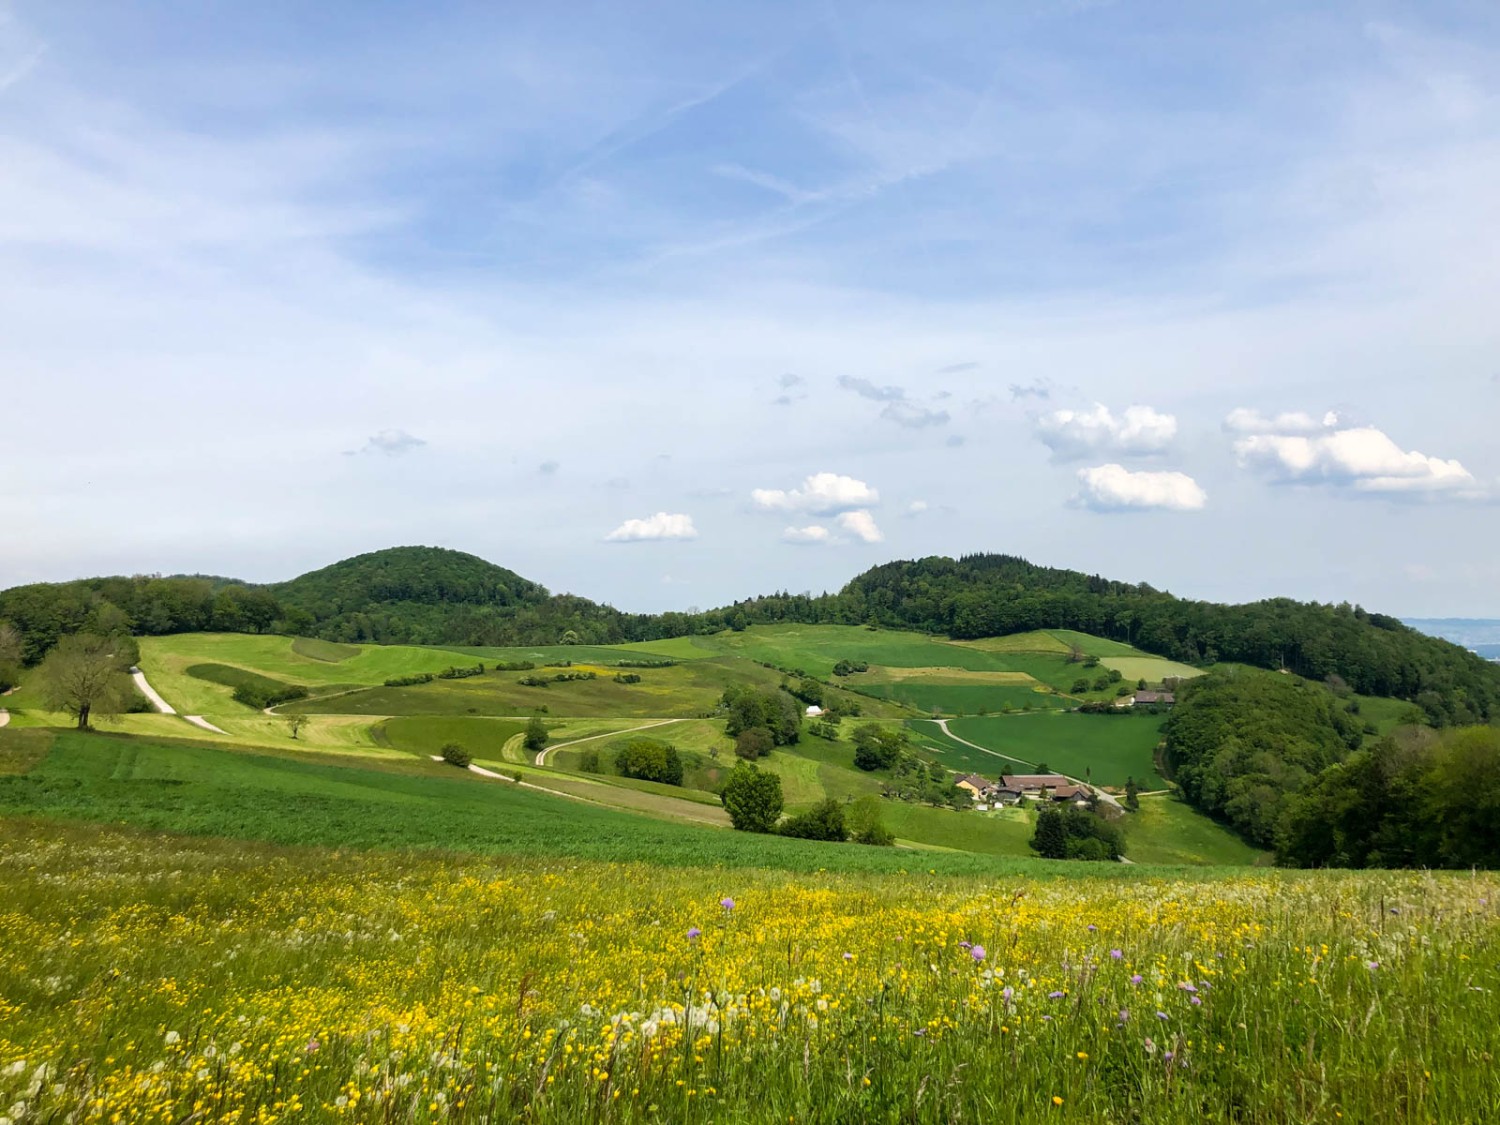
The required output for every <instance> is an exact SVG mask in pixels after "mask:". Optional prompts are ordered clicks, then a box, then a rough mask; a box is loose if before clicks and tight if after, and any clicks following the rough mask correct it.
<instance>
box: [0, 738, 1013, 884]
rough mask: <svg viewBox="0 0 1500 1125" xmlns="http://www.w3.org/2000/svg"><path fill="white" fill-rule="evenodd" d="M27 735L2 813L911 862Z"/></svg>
mask: <svg viewBox="0 0 1500 1125" xmlns="http://www.w3.org/2000/svg"><path fill="white" fill-rule="evenodd" d="M28 739H45V740H47V742H48V746H49V749H48V751H47V753H46V754H45V756H44V757H43V758H42V759H41V760H40V761H37V762H35V763H34V764H33V765H31V766H30V767H29V768H28V769H27V770H26V772H24V773H16V772H12V773H10V774H9V775H6V776H0V816H21V815H40V816H47V817H52V818H63V819H77V820H93V821H104V822H108V823H119V824H131V825H136V826H139V827H143V828H148V829H153V830H163V831H173V832H185V833H190V834H195V835H207V836H228V837H234V838H238V839H251V840H263V841H268V842H272V843H279V844H319V845H325V846H328V847H340V846H347V847H384V848H449V849H455V850H463V851H483V852H493V853H501V852H504V853H508V854H516V855H558V856H574V857H578V858H596V859H626V860H640V861H645V862H650V863H656V864H663V865H678V864H721V865H724V866H774V867H786V868H789V869H793V870H804V871H816V870H819V869H827V870H851V871H866V870H868V871H899V870H905V869H906V868H908V867H910V866H911V863H912V860H911V858H910V853H905V852H902V851H900V850H898V849H890V848H868V847H861V846H859V845H856V844H818V843H808V842H804V841H800V840H791V839H784V838H781V837H776V836H756V835H753V834H748V833H742V832H729V831H713V830H706V829H702V828H695V827H693V826H691V825H685V824H674V823H670V822H668V821H664V820H648V819H643V818H642V817H640V816H636V815H632V814H631V813H630V812H625V811H617V810H615V809H610V808H604V807H600V806H598V805H594V804H583V803H579V802H574V801H568V800H564V799H562V798H559V797H554V796H550V795H548V794H546V793H541V792H535V791H532V790H525V789H517V788H515V787H514V786H511V785H508V784H505V783H502V782H494V781H487V780H484V779H481V778H477V777H475V776H474V775H472V774H467V773H463V772H461V771H458V770H455V769H453V768H452V767H450V766H445V765H443V764H441V763H437V762H432V761H430V760H426V759H424V758H421V757H417V756H411V755H401V756H398V757H395V758H388V759H375V758H371V759H368V761H367V762H366V763H365V764H360V763H358V762H357V761H351V762H348V763H344V764H337V765H335V764H328V763H327V762H325V761H320V760H316V759H312V758H309V757H308V756H306V755H305V754H302V753H299V752H298V751H294V750H287V751H286V752H284V753H277V754H269V753H251V752H249V751H243V750H229V749H219V748H216V747H209V746H205V745H193V744H190V743H180V742H174V743H151V742H146V741H143V740H139V739H133V738H121V737H112V736H108V735H99V734H93V735H88V734H74V733H62V734H56V735H53V734H52V733H51V732H43V731H30V732H28V731H14V732H13V731H11V730H9V729H8V728H7V729H5V730H0V762H3V761H6V760H9V757H10V755H12V754H16V755H20V754H21V753H22V751H21V750H19V749H16V748H17V747H21V746H23V745H24V746H27V747H30V746H31V745H33V744H32V743H31V742H29V741H28ZM25 753H26V754H32V753H33V751H32V750H31V749H27V750H26V751H25ZM525 772H526V771H524V770H523V776H524V775H525ZM532 772H539V771H532ZM548 784H549V785H550V784H553V779H548ZM570 784H572V785H573V786H574V789H573V790H569V791H575V792H578V790H577V789H576V787H577V786H579V785H582V786H597V787H599V788H608V789H611V790H616V789H617V788H618V787H615V786H605V785H603V783H602V782H599V781H593V780H591V779H589V778H586V777H578V778H573V779H570ZM604 796H606V795H603V794H596V795H595V797H596V799H603V797H604ZM608 796H609V798H610V801H611V803H614V800H615V798H614V797H613V794H609V795H608ZM624 800H625V799H624V798H620V801H622V802H623V801H624ZM689 803H691V802H689ZM641 811H650V810H649V809H642V810H641ZM933 862H936V863H938V864H939V866H940V867H941V868H942V869H944V870H948V871H952V872H962V871H969V872H977V871H986V870H988V871H992V872H1003V871H1004V870H1006V868H1004V867H998V868H997V867H995V866H994V864H995V863H996V862H998V861H996V860H994V859H993V858H991V857H988V856H980V855H962V854H951V855H948V854H945V855H942V856H941V857H940V859H939V860H934V861H933ZM1021 862H1023V863H1024V862H1026V861H1021ZM1032 862H1034V861H1032ZM923 863H924V865H925V866H931V865H932V864H931V863H928V861H927V860H926V859H924V860H923Z"/></svg>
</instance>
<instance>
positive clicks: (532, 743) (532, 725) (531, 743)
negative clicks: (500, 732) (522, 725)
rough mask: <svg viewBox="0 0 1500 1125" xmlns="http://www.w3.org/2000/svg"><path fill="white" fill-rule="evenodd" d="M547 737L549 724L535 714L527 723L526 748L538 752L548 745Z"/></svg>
mask: <svg viewBox="0 0 1500 1125" xmlns="http://www.w3.org/2000/svg"><path fill="white" fill-rule="evenodd" d="M547 738H548V735H547V724H546V723H544V722H542V720H541V719H539V718H537V717H536V716H535V715H533V716H532V717H531V721H530V722H528V723H527V724H526V736H525V744H526V749H528V750H530V751H531V752H532V753H533V754H534V753H536V752H537V751H538V750H540V749H542V747H544V746H546V745H547Z"/></svg>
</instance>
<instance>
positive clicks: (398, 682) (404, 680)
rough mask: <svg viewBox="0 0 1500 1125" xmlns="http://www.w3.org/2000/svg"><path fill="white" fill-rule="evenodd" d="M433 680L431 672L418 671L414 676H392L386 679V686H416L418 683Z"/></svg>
mask: <svg viewBox="0 0 1500 1125" xmlns="http://www.w3.org/2000/svg"><path fill="white" fill-rule="evenodd" d="M432 681H433V675H432V673H431V672H419V673H417V674H416V675H415V676H393V677H392V678H391V679H389V680H386V682H385V686H386V687H416V686H417V685H418V684H430V683H432Z"/></svg>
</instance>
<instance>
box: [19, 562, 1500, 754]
mask: <svg viewBox="0 0 1500 1125" xmlns="http://www.w3.org/2000/svg"><path fill="white" fill-rule="evenodd" d="M100 613H102V614H104V615H105V616H107V617H111V618H112V621H111V622H110V623H109V624H110V627H108V628H102V627H99V626H97V625H95V624H92V623H91V620H90V619H91V616H92V615H97V614H100ZM120 615H123V617H124V619H125V621H126V623H127V625H128V628H129V629H130V630H131V631H133V632H135V633H138V634H144V635H150V634H160V633H175V632H196V631H199V630H216V631H226V632H261V631H277V632H284V633H292V634H301V635H306V636H315V637H320V638H323V639H325V640H331V641H344V642H374V643H381V644H396V643H409V644H441V645H528V644H557V643H559V642H567V641H577V642H579V643H582V644H619V643H624V642H629V641H649V640H660V639H663V638H669V637H679V636H688V635H692V634H700V633H715V632H718V631H720V630H722V629H725V628H730V629H743V628H745V627H747V626H748V625H754V624H772V623H777V622H797V623H802V624H845V625H858V624H865V623H867V622H871V621H873V622H875V623H878V624H880V625H884V626H887V627H892V628H904V629H916V630H921V631H926V632H932V633H942V634H946V635H949V636H952V637H955V638H958V639H969V638H977V637H986V636H1003V635H1006V634H1009V633H1016V632H1025V631H1029V630H1033V629H1074V630H1078V631H1080V632H1086V633H1092V634H1095V635H1097V636H1103V637H1108V638H1111V639H1114V640H1120V641H1124V642H1127V643H1130V644H1133V645H1135V646H1136V647H1138V648H1140V649H1143V650H1145V651H1147V652H1151V653H1156V654H1158V655H1161V656H1165V657H1168V658H1171V659H1175V660H1181V661H1184V662H1187V663H1193V664H1199V665H1207V664H1214V663H1217V662H1221V661H1224V662H1237V663H1244V664H1252V665H1256V666H1258V667H1262V668H1272V669H1282V668H1285V669H1287V670H1289V671H1291V672H1293V673H1295V674H1297V675H1301V676H1306V677H1308V678H1310V679H1314V680H1323V679H1325V678H1327V677H1329V676H1338V677H1341V678H1342V679H1343V680H1344V681H1345V682H1346V683H1347V684H1348V685H1349V686H1350V687H1351V688H1352V689H1353V690H1355V691H1357V692H1360V693H1362V694H1366V695H1376V696H1390V697H1395V698H1400V699H1407V700H1410V701H1412V702H1415V703H1417V704H1418V705H1420V706H1421V707H1422V709H1423V711H1424V712H1425V713H1426V716H1427V718H1428V720H1429V721H1430V722H1432V723H1433V724H1434V725H1438V726H1449V725H1461V724H1464V723H1471V722H1476V721H1485V720H1488V719H1490V718H1494V717H1496V716H1500V666H1497V665H1495V664H1491V663H1488V662H1486V661H1484V660H1481V659H1479V658H1478V657H1476V656H1475V655H1474V654H1472V653H1470V652H1467V651H1465V650H1464V649H1462V648H1460V647H1459V646H1457V645H1453V644H1450V643H1448V642H1447V641H1442V640H1438V639H1437V638H1434V637H1428V636H1426V635H1424V634H1422V633H1418V632H1416V631H1415V630H1412V629H1410V628H1408V627H1406V626H1405V625H1403V624H1402V623H1401V622H1399V621H1398V620H1396V619H1395V618H1393V617H1387V616H1385V615H1383V614H1378V613H1367V612H1366V611H1365V610H1364V609H1362V608H1360V607H1358V606H1351V605H1348V604H1347V603H1345V604H1341V605H1319V604H1316V603H1304V602H1296V601H1292V600H1290V599H1286V598H1277V599H1272V600H1268V601H1262V602H1255V603H1252V604H1249V605H1237V606H1229V605H1219V604H1216V603H1212V602H1197V601H1188V600H1185V599H1181V598H1176V597H1173V596H1172V595H1171V594H1168V593H1165V592H1163V591H1160V590H1157V589H1155V588H1153V587H1151V586H1148V585H1145V584H1143V583H1142V584H1133V583H1127V582H1115V581H1111V580H1109V579H1105V578H1101V577H1099V576H1098V575H1089V574H1084V573H1082V572H1080V571H1073V570H1062V569H1057V568H1054V567H1043V566H1037V565H1034V564H1032V563H1029V562H1027V561H1026V560H1025V559H1020V558H1016V557H1014V556H1010V555H969V556H965V557H962V558H959V559H956V560H955V559H950V558H945V557H930V558H924V559H917V560H912V561H904V562H893V563H887V564H885V565H883V566H878V567H875V568H874V569H872V570H869V571H867V572H865V573H864V574H862V575H860V576H858V577H857V578H855V579H854V580H853V581H851V582H850V583H849V584H848V585H846V586H845V587H844V588H843V589H842V590H841V591H839V592H838V593H836V594H822V595H818V596H812V595H808V594H788V593H779V594H772V595H768V596H764V597H757V598H753V599H749V600H745V601H740V602H736V603H734V604H732V605H729V606H725V607H723V608H720V609H714V610H709V611H707V612H703V613H695V614H687V613H672V612H669V613H662V614H627V613H622V612H620V611H619V610H617V609H614V608H613V607H611V606H607V605H600V604H599V603H597V602H592V601H589V600H588V599H587V598H582V597H577V596H575V595H571V594H562V595H549V594H548V592H547V590H546V589H545V588H544V587H542V586H540V585H538V584H537V583H535V582H531V581H528V580H527V579H525V578H522V577H521V576H519V575H517V574H516V573H515V572H513V571H510V570H506V569H505V568H503V567H499V566H495V565H494V564H492V563H489V562H486V561H485V560H483V559H480V558H477V557H476V556H474V555H469V554H465V553H463V552H460V551H451V550H446V549H443V548H437V547H397V548H392V549H390V550H385V551H375V552H372V553H370V554H366V555H360V556H358V557H356V558H352V559H346V560H344V561H343V562H340V563H336V564H334V565H333V566H330V567H325V568H323V569H321V570H317V571H313V572H311V573H309V574H304V575H302V576H301V577H299V578H295V579H292V580H291V581H289V582H283V583H279V584H277V585H273V586H264V587H256V586H250V585H247V584H244V583H233V582H230V581H228V580H223V579H207V578H99V579H88V580H84V581H81V582H72V583H62V584H54V585H39V586H25V587H17V588H16V589H14V590H8V591H5V592H4V593H0V621H10V622H12V623H13V624H14V625H15V627H16V628H17V630H18V631H19V632H20V633H21V634H22V635H23V638H24V641H25V646H26V661H27V663H35V661H36V660H38V659H40V657H41V655H42V654H44V653H45V652H46V651H47V650H48V649H50V648H51V647H52V645H53V644H55V643H56V640H57V638H58V637H59V636H61V635H64V634H66V633H70V632H78V631H81V630H84V629H88V631H92V632H105V633H109V632H118V631H119V629H118V628H117V627H116V626H117V625H118V621H117V620H115V619H117V618H118V617H119V616H120Z"/></svg>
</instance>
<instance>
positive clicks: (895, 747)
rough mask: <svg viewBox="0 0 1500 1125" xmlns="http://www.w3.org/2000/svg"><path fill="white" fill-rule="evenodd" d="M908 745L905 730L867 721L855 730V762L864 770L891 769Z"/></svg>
mask: <svg viewBox="0 0 1500 1125" xmlns="http://www.w3.org/2000/svg"><path fill="white" fill-rule="evenodd" d="M906 745H907V738H906V732H905V731H904V730H900V729H897V728H894V727H877V726H876V725H875V724H874V723H866V724H865V725H864V726H862V727H860V728H859V729H858V730H856V731H855V732H854V764H855V765H856V766H857V767H858V768H860V769H862V770H880V769H890V768H891V767H892V766H894V765H895V764H896V762H897V761H898V760H899V759H900V757H901V753H902V751H904V750H905V749H906Z"/></svg>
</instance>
